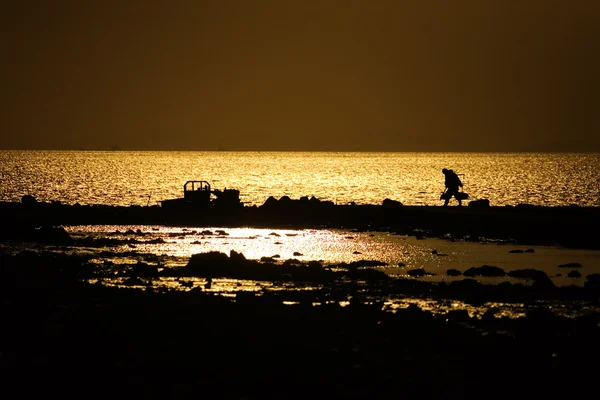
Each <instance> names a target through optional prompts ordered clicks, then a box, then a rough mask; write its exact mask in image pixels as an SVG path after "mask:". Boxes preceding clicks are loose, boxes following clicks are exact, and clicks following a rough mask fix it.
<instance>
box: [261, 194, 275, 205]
mask: <svg viewBox="0 0 600 400" xmlns="http://www.w3.org/2000/svg"><path fill="white" fill-rule="evenodd" d="M277 203H278V202H277V199H276V198H275V197H273V196H269V198H268V199H267V200H265V202H264V204H263V205H262V207H264V208H271V207H275V206H277Z"/></svg>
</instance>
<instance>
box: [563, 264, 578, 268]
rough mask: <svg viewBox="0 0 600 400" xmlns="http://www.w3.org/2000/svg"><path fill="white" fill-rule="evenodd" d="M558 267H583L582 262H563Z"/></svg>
mask: <svg viewBox="0 0 600 400" xmlns="http://www.w3.org/2000/svg"><path fill="white" fill-rule="evenodd" d="M558 268H581V264H580V263H568V264H561V265H559V266H558Z"/></svg>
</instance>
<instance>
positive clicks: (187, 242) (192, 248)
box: [2, 225, 600, 318]
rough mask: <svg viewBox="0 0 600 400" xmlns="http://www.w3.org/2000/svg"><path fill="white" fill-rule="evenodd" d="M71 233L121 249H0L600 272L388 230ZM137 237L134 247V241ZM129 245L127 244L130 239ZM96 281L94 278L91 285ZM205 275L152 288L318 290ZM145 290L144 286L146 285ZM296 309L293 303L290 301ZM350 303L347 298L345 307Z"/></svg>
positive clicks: (598, 260)
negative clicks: (106, 241)
mask: <svg viewBox="0 0 600 400" xmlns="http://www.w3.org/2000/svg"><path fill="white" fill-rule="evenodd" d="M65 229H66V230H67V232H69V234H70V235H71V236H72V237H73V238H76V239H84V238H94V239H103V238H107V239H116V240H120V241H122V242H120V243H119V244H117V245H114V246H106V247H95V246H94V247H79V246H77V247H68V246H67V247H65V246H59V247H53V246H46V247H40V246H36V245H35V244H31V245H27V244H10V243H8V244H7V246H8V247H5V248H3V250H2V251H10V252H18V251H21V250H25V249H27V248H29V249H33V250H36V249H37V250H40V249H44V250H50V251H58V252H64V253H67V254H85V255H87V256H89V257H90V258H91V261H90V262H92V263H95V264H97V265H98V268H104V266H105V265H106V264H105V263H107V262H108V263H110V264H113V265H114V264H135V263H137V262H138V261H142V262H146V263H149V264H151V265H157V266H159V265H164V266H168V267H173V268H178V267H183V266H185V265H186V264H187V262H188V260H189V258H190V257H191V256H192V255H193V254H197V253H205V252H209V251H218V252H222V253H225V254H229V253H230V251H232V250H233V251H236V252H239V253H242V254H244V256H245V257H246V258H248V259H253V260H260V259H261V258H263V257H270V258H272V260H274V262H275V263H283V262H284V261H286V260H290V259H297V260H299V261H302V262H309V261H313V260H315V261H320V262H321V263H322V264H323V265H325V266H332V265H335V264H339V263H343V262H344V263H350V262H353V261H360V260H377V261H382V262H384V263H386V264H387V265H384V266H378V267H374V268H376V269H378V270H380V271H383V272H385V273H386V274H388V275H389V276H391V277H394V278H405V279H416V280H423V281H430V282H450V281H453V280H461V279H464V276H457V277H451V276H449V275H448V274H447V271H448V269H457V270H459V271H461V272H464V271H465V270H467V269H468V268H470V267H478V266H482V265H493V266H497V267H500V268H502V269H503V270H504V271H506V272H509V271H513V270H517V269H524V268H533V269H537V270H541V271H544V272H546V273H547V274H548V276H549V277H550V278H551V279H552V281H553V282H554V283H555V284H556V285H558V286H570V285H575V286H582V285H583V284H584V282H585V277H586V276H587V275H590V274H594V273H600V251H597V250H596V251H595V250H579V249H565V248H559V247H553V246H534V247H525V246H518V245H514V244H509V243H502V242H488V243H472V242H462V241H455V242H451V241H449V240H442V239H429V238H428V239H421V240H420V239H417V238H416V237H414V236H406V235H394V234H391V233H385V232H353V231H346V230H328V229H322V230H313V229H303V230H281V229H253V228H223V227H202V228H198V227H187V228H186V227H166V226H144V225H139V226H138V225H131V226H124V225H94V226H67V227H65ZM130 239H135V240H136V243H131V242H129V241H128V240H130ZM126 241H127V242H126ZM511 250H530V251H531V250H533V252H523V253H512V252H510V251H511ZM569 263H579V264H581V267H580V268H563V267H559V265H564V264H569ZM417 268H423V269H424V270H425V271H426V272H428V273H430V274H431V275H429V276H424V277H418V278H416V277H411V276H410V275H409V274H408V271H410V270H413V269H417ZM573 270H578V271H580V273H581V277H580V278H570V277H568V276H567V274H568V272H570V271H573ZM125 279H126V278H119V277H115V278H102V279H101V281H102V283H103V284H105V285H116V286H123V285H124V281H125ZM474 279H476V280H478V281H480V282H481V283H484V284H498V283H501V282H506V281H508V282H511V283H520V284H524V285H530V284H531V283H532V281H531V280H527V279H516V278H509V277H498V278H474ZM91 282H92V283H94V282H96V280H91ZM206 284H207V281H206V279H204V278H195V277H181V278H176V277H161V278H157V279H155V280H153V283H152V285H153V286H154V287H165V288H170V289H175V290H183V291H188V290H192V289H200V290H202V291H205V292H212V293H215V294H218V295H221V296H235V295H236V294H237V293H239V292H241V291H250V292H255V293H257V294H259V295H260V294H261V293H263V291H265V290H268V291H271V290H274V291H279V290H283V291H286V292H288V293H289V292H302V291H306V290H313V289H318V285H313V284H310V283H294V282H266V281H253V280H238V279H228V278H221V279H214V280H213V282H212V286H211V287H210V288H207V287H206ZM141 287H142V288H143V286H141ZM356 290H358V292H357V293H361V292H362V291H364V293H365V295H368V293H370V291H369V287H368V285H366V286H364V289H360V286H359V287H358V288H357V289H356ZM372 300H373V301H382V302H383V303H384V305H385V308H386V309H390V310H394V309H399V308H406V307H408V306H409V305H410V304H416V305H418V306H419V307H420V308H422V309H424V310H429V311H431V312H434V313H440V314H444V313H446V312H448V311H449V310H456V309H464V310H467V311H468V312H469V314H470V315H471V316H479V317H480V316H481V315H483V313H485V312H486V311H487V310H489V309H491V308H494V309H495V310H497V312H498V314H497V316H508V317H511V318H516V317H520V316H523V315H525V313H526V312H527V307H529V306H528V305H525V304H515V303H485V304H483V305H479V306H474V305H470V304H467V303H464V302H461V301H457V300H436V299H430V298H427V296H419V297H405V296H390V297H386V298H380V297H377V298H375V297H374V298H372ZM288 303H290V304H293V303H294V302H288ZM346 304H347V301H341V302H340V305H342V306H344V305H346ZM542 306H545V307H550V308H551V309H552V311H553V312H555V313H557V314H562V315H568V316H575V315H582V314H585V313H588V312H596V311H597V305H596V304H591V303H590V304H584V303H581V302H578V303H569V302H550V303H547V304H542Z"/></svg>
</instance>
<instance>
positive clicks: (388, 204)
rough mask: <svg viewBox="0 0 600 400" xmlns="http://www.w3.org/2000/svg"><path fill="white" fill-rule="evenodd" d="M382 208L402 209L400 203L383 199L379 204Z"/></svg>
mask: <svg viewBox="0 0 600 400" xmlns="http://www.w3.org/2000/svg"><path fill="white" fill-rule="evenodd" d="M381 205H382V206H383V208H400V207H402V203H401V202H399V201H397V200H391V199H384V200H383V203H382V204H381Z"/></svg>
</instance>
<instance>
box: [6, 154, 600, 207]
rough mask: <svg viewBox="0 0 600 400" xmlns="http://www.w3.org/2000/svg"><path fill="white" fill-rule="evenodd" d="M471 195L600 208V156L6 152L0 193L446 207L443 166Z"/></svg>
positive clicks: (86, 200)
mask: <svg viewBox="0 0 600 400" xmlns="http://www.w3.org/2000/svg"><path fill="white" fill-rule="evenodd" d="M444 167H447V168H452V169H454V170H455V171H456V172H458V173H462V174H465V175H464V176H462V177H461V178H462V179H463V183H464V184H465V191H466V192H468V193H469V195H470V199H480V198H486V199H489V200H490V203H491V204H492V205H506V204H511V205H515V204H518V203H530V204H538V205H569V204H579V205H582V206H600V176H599V175H598V173H597V171H598V170H599V169H600V154H596V153H586V154H547V153H336V152H331V153H328V152H168V151H165V152H135V151H119V152H103V151H0V176H1V177H2V185H1V186H0V200H3V201H19V200H20V199H21V197H22V196H23V195H25V194H32V195H34V196H35V197H36V198H37V199H38V200H42V201H50V200H60V201H63V202H65V203H68V204H74V203H80V204H111V205H125V206H128V205H131V204H136V205H147V204H150V205H153V204H157V202H158V201H160V200H165V199H169V198H175V197H181V195H182V185H183V184H184V183H185V182H186V181H187V180H194V179H200V180H207V181H209V182H210V183H211V184H212V186H213V188H215V189H223V188H235V189H238V190H240V197H241V200H242V201H244V202H246V203H247V204H248V205H261V204H263V203H264V202H265V200H266V199H267V198H268V197H269V196H275V197H276V198H279V197H281V196H284V195H287V196H290V197H291V198H296V199H297V198H300V197H302V196H316V197H318V198H319V199H322V200H330V201H333V202H335V203H338V204H346V203H349V202H353V201H354V202H356V203H358V204H381V202H382V201H383V200H384V199H386V198H390V199H394V200H399V201H401V202H403V203H404V204H407V205H439V204H440V201H439V195H440V192H441V191H442V190H443V176H442V173H441V169H442V168H444Z"/></svg>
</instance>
